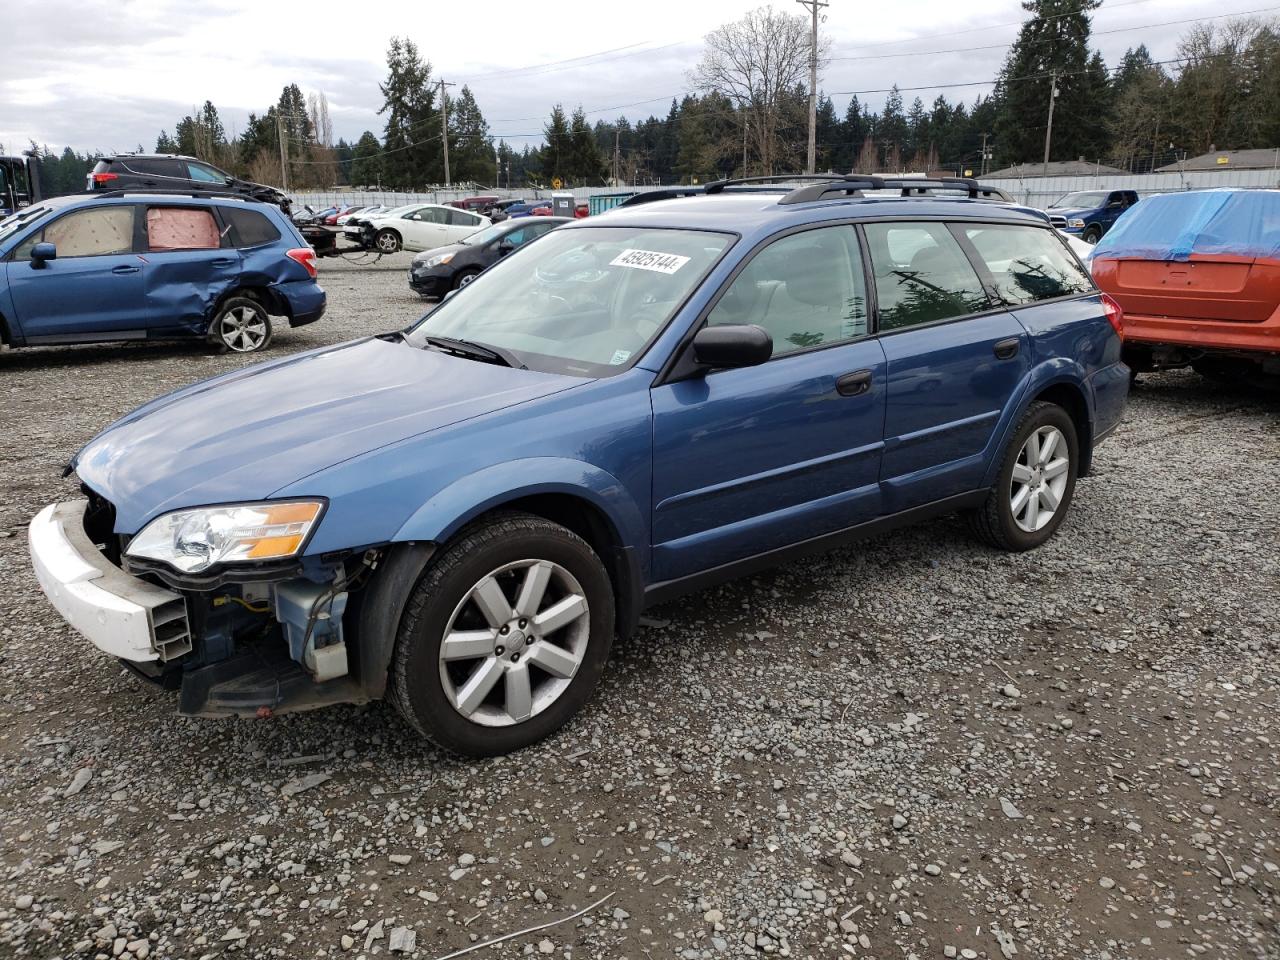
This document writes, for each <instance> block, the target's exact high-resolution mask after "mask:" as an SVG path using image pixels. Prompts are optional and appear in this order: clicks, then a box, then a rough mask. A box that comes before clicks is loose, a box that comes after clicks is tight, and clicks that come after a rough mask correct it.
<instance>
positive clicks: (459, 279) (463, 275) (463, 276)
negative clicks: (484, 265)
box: [453, 270, 480, 290]
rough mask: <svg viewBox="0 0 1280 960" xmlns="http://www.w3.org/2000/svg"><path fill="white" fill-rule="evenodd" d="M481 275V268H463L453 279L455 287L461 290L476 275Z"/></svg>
mask: <svg viewBox="0 0 1280 960" xmlns="http://www.w3.org/2000/svg"><path fill="white" fill-rule="evenodd" d="M478 276H480V271H479V270H463V271H461V272H460V273H459V274H458V275H457V276H456V277H455V278H454V280H453V289H455V290H461V289H462V288H463V287H465V286H466V285H467V284H469V283H470V282H471V281H472V280H474V279H475V278H476V277H478Z"/></svg>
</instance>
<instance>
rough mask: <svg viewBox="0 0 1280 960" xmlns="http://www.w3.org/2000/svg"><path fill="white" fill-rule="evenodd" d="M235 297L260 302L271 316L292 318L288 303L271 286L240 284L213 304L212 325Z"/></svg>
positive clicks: (210, 316)
mask: <svg viewBox="0 0 1280 960" xmlns="http://www.w3.org/2000/svg"><path fill="white" fill-rule="evenodd" d="M235 297H247V298H248V299H250V300H256V301H258V302H259V303H260V304H262V306H263V309H265V310H266V311H267V313H268V314H270V315H271V316H275V317H288V316H290V311H289V305H288V301H287V300H285V298H284V297H282V296H280V294H278V293H276V292H275V291H274V290H272V289H271V288H270V286H268V285H266V284H255V283H239V284H237V285H236V286H234V287H231V288H229V289H227V290H226V291H224V292H223V293H222V294H220V295H219V296H218V298H217V299H216V300H215V301H214V302H213V306H212V307H211V308H210V310H209V322H210V323H212V322H213V320H214V318H215V317H217V315H218V313H219V312H220V311H221V310H222V308H223V306H224V305H225V304H226V302H227V301H228V300H231V299H233V298H235Z"/></svg>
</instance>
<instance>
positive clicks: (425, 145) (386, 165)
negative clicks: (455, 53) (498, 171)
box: [378, 37, 442, 189]
mask: <svg viewBox="0 0 1280 960" xmlns="http://www.w3.org/2000/svg"><path fill="white" fill-rule="evenodd" d="M379 88H380V89H381V91H382V97H383V104H382V109H381V110H379V111H378V112H379V113H385V114H386V115H387V125H386V131H385V138H384V144H383V169H382V175H383V179H384V183H385V185H386V186H388V187H393V188H397V189H407V188H410V187H414V186H421V185H423V184H425V183H426V182H427V179H428V177H429V176H430V175H431V173H432V172H433V171H434V170H435V169H436V167H437V165H438V161H439V159H440V156H441V152H442V151H441V147H440V137H439V133H438V131H439V130H440V115H439V111H437V110H436V109H435V93H434V91H433V89H432V87H431V64H430V63H426V62H424V61H423V60H422V58H421V57H420V56H419V55H418V48H417V45H415V44H414V42H413V41H412V40H407V39H406V40H401V39H400V38H399V37H392V38H391V45H390V47H389V48H388V50H387V80H386V82H385V83H383V84H380V85H379ZM433 134H434V135H433Z"/></svg>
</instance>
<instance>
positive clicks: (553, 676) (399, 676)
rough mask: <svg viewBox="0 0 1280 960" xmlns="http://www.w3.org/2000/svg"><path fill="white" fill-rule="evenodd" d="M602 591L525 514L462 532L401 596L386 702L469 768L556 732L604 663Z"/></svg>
mask: <svg viewBox="0 0 1280 960" xmlns="http://www.w3.org/2000/svg"><path fill="white" fill-rule="evenodd" d="M613 632H614V602H613V587H612V584H611V583H610V581H609V575H608V573H607V572H606V571H605V568H604V564H602V563H601V562H600V558H599V557H598V556H596V554H595V551H593V550H592V549H591V547H590V545H588V544H587V543H586V541H584V540H583V539H582V538H581V537H579V536H577V535H576V534H574V533H572V532H571V531H569V530H566V529H565V528H564V527H562V526H560V525H558V524H555V523H552V522H550V521H549V520H544V519H543V518H541V517H535V516H531V515H528V514H519V513H512V514H504V515H498V516H495V517H492V518H490V519H488V520H485V521H482V522H480V523H478V524H476V525H475V526H473V527H471V528H469V529H468V530H465V531H464V532H463V533H462V534H461V535H460V536H459V537H458V538H457V539H456V540H455V541H454V542H453V543H452V544H450V545H449V546H448V547H446V548H445V549H444V551H443V552H442V553H440V554H439V555H438V556H437V557H436V558H435V559H434V560H433V561H432V563H431V565H430V566H429V567H428V568H427V570H426V572H425V573H424V574H423V576H422V579H421V580H420V581H419V582H418V584H417V585H416V586H415V587H414V588H413V590H412V592H411V593H410V596H409V600H408V603H407V604H406V605H405V612H404V616H403V617H402V618H401V621H400V629H399V633H398V635H397V638H396V647H395V654H394V656H393V658H392V667H391V669H392V680H391V684H390V692H391V697H392V700H393V701H394V703H395V705H396V708H397V709H398V710H399V712H400V714H401V715H402V716H403V717H404V718H405V720H406V721H408V723H409V725H410V726H412V727H413V728H414V729H415V730H417V731H418V732H419V733H421V734H422V735H423V736H425V737H427V738H428V739H430V740H432V741H433V742H435V743H436V744H438V745H440V746H441V747H444V748H445V749H446V750H450V751H452V752H454V753H459V754H463V755H465V756H470V757H488V756H496V755H498V754H502V753H509V752H510V751H512V750H518V749H520V748H521V747H526V746H528V745H530V744H532V743H536V742H537V741H538V740H541V739H542V738H543V737H546V736H547V735H548V734H550V733H552V732H554V731H555V730H557V729H559V728H560V727H561V726H563V725H564V724H565V723H566V722H567V721H568V720H569V719H570V718H571V717H572V716H573V715H574V714H576V713H577V712H578V711H579V710H580V709H581V708H582V706H583V705H584V704H585V703H586V702H587V700H588V699H589V698H590V696H591V694H592V692H593V691H594V689H595V687H596V683H597V682H598V681H599V679H600V676H601V674H602V673H603V672H604V667H605V663H606V662H607V661H608V659H609V648H610V646H611V644H612V641H613Z"/></svg>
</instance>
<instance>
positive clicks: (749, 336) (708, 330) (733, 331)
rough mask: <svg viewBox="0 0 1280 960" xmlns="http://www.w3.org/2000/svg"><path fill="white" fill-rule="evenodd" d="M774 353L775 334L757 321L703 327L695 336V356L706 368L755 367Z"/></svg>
mask: <svg viewBox="0 0 1280 960" xmlns="http://www.w3.org/2000/svg"><path fill="white" fill-rule="evenodd" d="M771 356H773V337H771V336H769V333H768V331H767V330H765V329H764V328H763V327H759V326H756V325H755V324H754V323H744V324H723V325H720V326H714V327H703V328H702V329H701V330H699V331H698V332H697V334H696V335H695V336H694V338H693V359H694V360H696V361H697V362H698V363H699V364H701V365H702V366H704V367H754V366H757V365H758V364H761V363H764V362H765V361H766V360H768V359H769V358H770V357H771Z"/></svg>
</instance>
